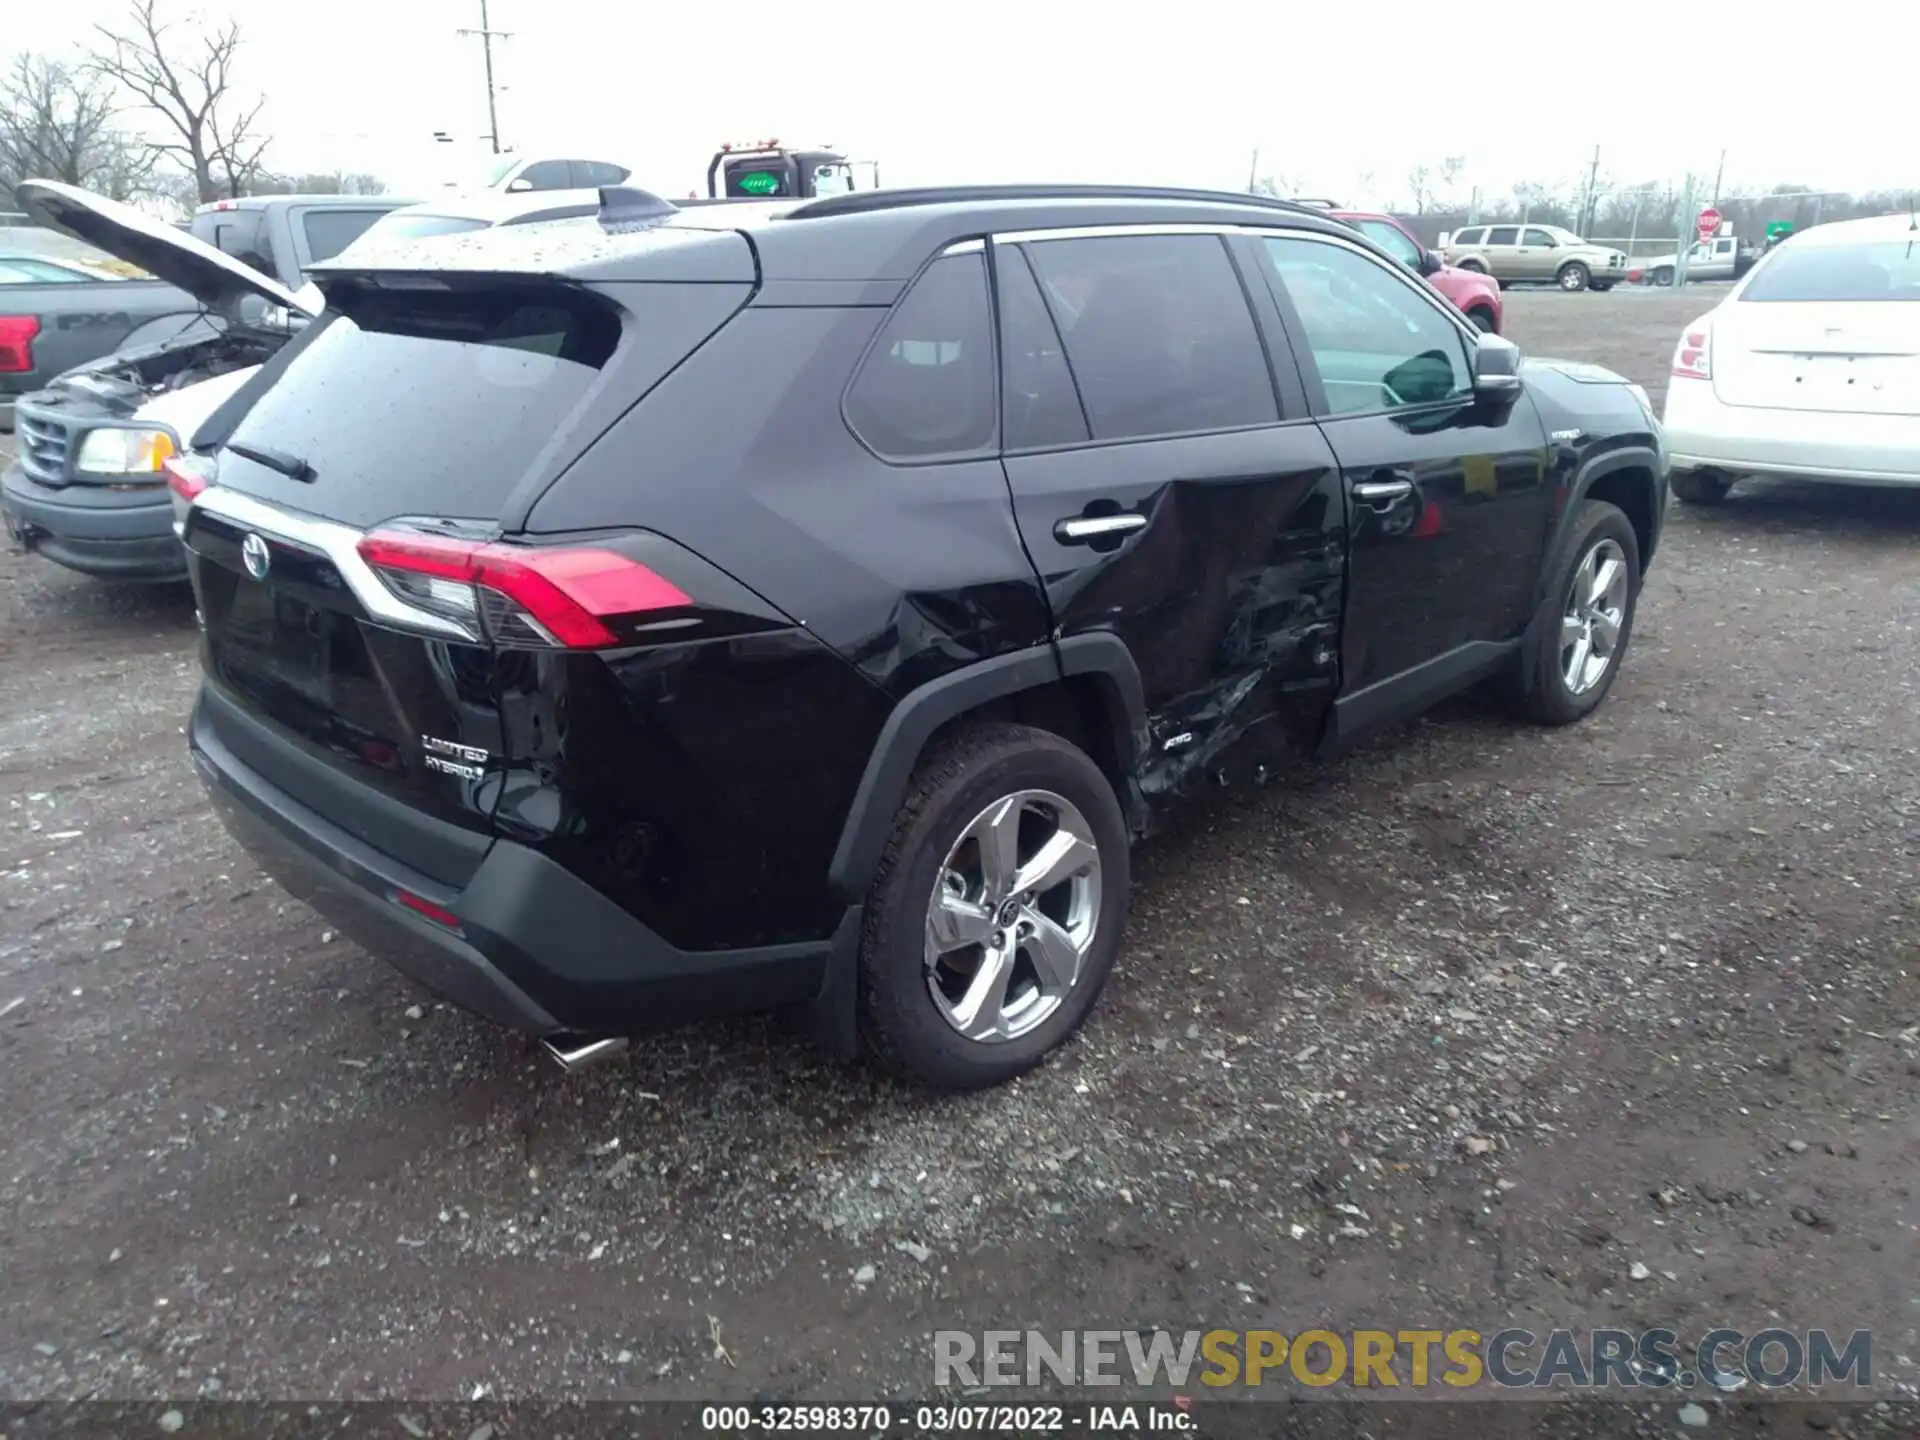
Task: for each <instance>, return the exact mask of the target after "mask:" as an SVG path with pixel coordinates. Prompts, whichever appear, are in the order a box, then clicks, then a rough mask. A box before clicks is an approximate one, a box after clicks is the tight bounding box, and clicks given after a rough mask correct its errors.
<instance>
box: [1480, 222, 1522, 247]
mask: <svg viewBox="0 0 1920 1440" xmlns="http://www.w3.org/2000/svg"><path fill="white" fill-rule="evenodd" d="M1486 243H1487V244H1489V245H1518V244H1519V243H1520V227H1519V226H1518V225H1496V226H1494V227H1493V229H1491V230H1489V231H1487V238H1486Z"/></svg>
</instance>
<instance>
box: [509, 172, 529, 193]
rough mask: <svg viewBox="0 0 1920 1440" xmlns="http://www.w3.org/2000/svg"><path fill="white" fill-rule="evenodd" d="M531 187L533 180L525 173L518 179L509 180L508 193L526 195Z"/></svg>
mask: <svg viewBox="0 0 1920 1440" xmlns="http://www.w3.org/2000/svg"><path fill="white" fill-rule="evenodd" d="M531 189H533V182H532V181H531V180H529V179H527V177H526V176H524V175H522V176H521V177H520V178H519V179H518V180H514V181H511V182H509V183H508V185H507V193H508V194H509V195H524V194H525V193H526V192H527V191H529V190H531Z"/></svg>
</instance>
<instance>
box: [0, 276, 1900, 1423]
mask: <svg viewBox="0 0 1920 1440" xmlns="http://www.w3.org/2000/svg"><path fill="white" fill-rule="evenodd" d="M1710 303H1711V301H1710V300H1703V299H1701V298H1700V297H1697V296H1688V297H1680V298H1678V299H1676V297H1674V296H1673V295H1671V294H1668V293H1657V294H1644V293H1633V292H1626V291H1620V292H1615V293H1613V294H1610V295H1604V296H1603V295H1594V294H1586V295H1571V296H1568V295H1560V294H1557V293H1553V292H1518V293H1513V294H1512V295H1510V297H1509V306H1510V312H1509V314H1510V319H1509V330H1510V332H1511V333H1512V335H1513V336H1514V338H1516V339H1517V340H1519V341H1520V342H1521V343H1522V344H1523V345H1524V346H1526V347H1527V348H1528V349H1529V350H1530V351H1533V352H1536V353H1542V354H1556V355H1560V356H1569V357H1577V358H1585V359H1592V360H1597V361H1600V362H1602V363H1604V364H1608V365H1611V366H1613V367H1615V368H1617V369H1619V370H1621V371H1622V372H1624V373H1625V374H1627V375H1629V376H1631V377H1632V378H1634V379H1637V380H1639V381H1640V382H1641V383H1642V384H1644V385H1646V386H1647V388H1648V389H1649V390H1650V391H1652V392H1653V393H1654V397H1655V399H1656V402H1657V401H1658V399H1659V396H1660V393H1661V391H1662V390H1663V389H1664V380H1665V373H1666V368H1667V362H1668V358H1669V355H1670V352H1671V347H1672V344H1673V340H1674V337H1675V335H1676V334H1677V332H1678V329H1679V326H1680V325H1681V323H1682V322H1683V321H1684V320H1686V319H1688V318H1690V317H1691V315H1693V314H1695V313H1698V312H1699V311H1702V310H1704V309H1705V308H1707V305H1708V304H1710ZM1917 539H1920V495H1906V494H1888V493H1881V494H1875V493H1869V492H1859V491H1838V490H1825V489H1816V488H1792V487H1785V486H1757V485H1754V486H1747V487H1743V488H1742V489H1740V490H1738V491H1736V492H1735V494H1734V496H1733V498H1732V499H1731V500H1730V501H1729V502H1728V503H1727V504H1726V505H1725V506H1724V507H1723V508H1721V509H1719V510H1716V511H1707V512H1701V511H1694V510H1686V509H1681V508H1679V507H1677V506H1676V508H1675V509H1674V511H1673V512H1672V513H1671V515H1670V517H1669V525H1668V533H1667V539H1666V542H1665V545H1664V547H1663V549H1662V552H1661V554H1660V556H1659V558H1658V561H1657V563H1656V565H1655V568H1654V572H1653V575H1652V576H1651V577H1650V579H1649V581H1648V585H1647V588H1646V591H1645V595H1644V599H1643V604H1642V608H1641V611H1640V616H1639V620H1638V623H1637V626H1636V629H1635V633H1634V637H1633V649H1632V653H1631V655H1630V656H1629V658H1628V661H1627V667H1626V671H1625V673H1624V674H1623V676H1622V677H1621V681H1620V683H1619V684H1618V685H1617V686H1616V688H1615V690H1614V692H1613V695H1612V696H1611V698H1610V699H1609V700H1608V702H1607V704H1606V706H1605V707H1604V709H1603V710H1602V711H1601V712H1600V713H1599V715H1598V716H1596V717H1595V718H1594V719H1593V720H1592V721H1590V722H1589V723H1587V724H1585V725H1582V726H1579V727H1576V728H1573V729H1569V730H1564V731H1558V732H1551V733H1549V732H1543V731H1537V730H1532V729H1526V728H1519V727H1516V726H1515V725H1513V724H1511V723H1509V722H1508V721H1506V720H1504V719H1502V718H1500V717H1499V716H1498V715H1496V714H1494V713H1493V712H1491V711H1490V710H1489V709H1487V708H1486V707H1485V706H1483V705H1481V704H1479V703H1478V702H1462V703H1460V704H1457V705H1454V706H1452V707H1449V708H1448V710H1447V711H1446V712H1445V713H1442V714H1436V715H1434V716H1432V717H1430V718H1428V719H1427V720H1424V721H1422V722H1420V723H1418V724H1416V725H1414V726H1412V727H1409V728H1408V729H1406V730H1404V731H1402V732H1399V733H1397V734H1395V735H1393V736H1390V737H1387V738H1386V739H1384V740H1382V741H1381V742H1379V743H1377V744H1375V745H1373V746H1372V747H1370V748H1368V749H1366V750H1365V751H1364V752H1362V753H1360V754H1357V755H1354V756H1351V757H1349V758H1346V759H1344V760H1342V761H1340V762H1338V763H1334V764H1329V765H1326V766H1324V767H1317V768H1313V769H1310V770H1307V771H1305V772H1304V773H1301V774H1299V775H1297V776H1293V777H1291V778H1289V779H1288V780H1287V781H1285V782H1284V783H1276V784H1274V785H1272V786H1269V787H1267V788H1265V789H1262V790H1257V791H1253V792H1250V793H1247V794H1244V795H1238V796H1228V797H1225V798H1224V800H1223V801H1222V802H1221V803H1218V804H1216V805H1214V806H1212V807H1210V808H1205V809H1203V810H1201V811H1200V812H1198V813H1196V814H1194V815H1193V816H1192V818H1191V820H1190V822H1189V823H1188V824H1187V825H1186V826H1185V828H1184V829H1182V830H1181V831H1179V832H1178V833H1175V834H1173V835H1171V836H1169V837H1167V838H1164V839H1162V840H1160V841H1157V842H1156V843H1154V844H1153V845H1152V846H1150V847H1148V848H1147V849H1146V850H1145V851H1144V852H1143V853H1142V854H1141V855H1140V856H1139V857H1138V858H1137V859H1136V861H1135V867H1134V869H1135V877H1136V885H1137V894H1136V899H1135V912H1134V926H1133V930H1132V939H1131V944H1130V946H1129V948H1128V950H1127V951H1126V953H1125V955H1124V956H1123V957H1122V960H1121V963H1120V967H1119V970H1118V973H1117V975H1116V978H1115V981H1114V983H1113V984H1112V986H1111V987H1110V988H1109V990H1108V992H1107V995H1106V997H1105V999H1104V1001H1103V1003H1102V1006H1101V1008H1100V1010H1099V1012H1098V1013H1097V1015H1096V1017H1095V1019H1094V1021H1093V1022H1092V1023H1091V1024H1090V1025H1089V1027H1088V1029H1087V1031H1086V1033H1085V1034H1084V1036H1083V1037H1082V1038H1081V1040H1080V1041H1079V1042H1078V1043H1076V1044H1074V1045H1073V1046H1071V1047H1070V1048H1069V1049H1068V1051H1067V1052H1066V1053H1065V1054H1064V1055H1063V1056H1061V1057H1060V1058H1059V1059H1058V1061H1057V1062H1056V1063H1054V1064H1052V1065H1050V1066H1049V1067H1047V1068H1046V1069H1045V1070H1044V1071H1042V1072H1040V1073H1038V1074H1036V1075H1034V1076H1032V1077H1030V1078H1028V1079H1027V1080H1025V1081H1023V1082H1021V1083H1019V1084H1017V1085H1014V1086H1012V1087H1009V1088H1007V1089H1005V1090H1002V1091H1000V1092H997V1093H994V1094H989V1095H984V1096H978V1097H973V1098H968V1099H963V1100H958V1101H938V1100H930V1099H927V1098H924V1097H922V1096H919V1095H917V1094H913V1093H909V1092H906V1091H904V1090H901V1089H899V1088H896V1087H894V1086H892V1085H891V1084H888V1083H884V1082H881V1081H878V1080H876V1079H874V1078H872V1077H870V1076H868V1075H866V1074H864V1073H861V1072H858V1071H850V1070H847V1069H843V1068H841V1067H839V1066H837V1065H835V1064H834V1063H832V1062H830V1061H828V1060H825V1059H823V1058H822V1057H820V1056H819V1055H817V1054H816V1053H815V1052H814V1051H812V1050H811V1049H809V1048H808V1047H806V1046H805V1045H804V1044H803V1043H801V1042H799V1041H797V1040H793V1039H790V1038H788V1037H787V1036H786V1035H785V1034H784V1033H782V1032H781V1030H779V1029H778V1028H777V1027H776V1026H774V1025H771V1024H768V1023H762V1022H758V1021H755V1022H745V1023H739V1024H727V1025H716V1026H708V1027H704V1028H699V1029H694V1030H688V1031H683V1032H678V1033H675V1034H671V1035H668V1036H665V1037H661V1038H658V1039H654V1040H649V1041H647V1042H645V1043H643V1044H641V1045H639V1046H637V1047H636V1050H635V1053H634V1054H633V1056H632V1058H631V1061H630V1063H626V1064H621V1065H615V1066H611V1067H607V1068H605V1069H602V1070H599V1071H594V1072H589V1073H587V1074H585V1075H582V1076H578V1077H574V1078H567V1077H564V1076H562V1075H561V1074H560V1073H559V1072H558V1071H557V1070H555V1069H554V1068H553V1067H552V1066H551V1065H549V1064H548V1063H547V1062H545V1061H544V1060H541V1059H539V1058H538V1057H537V1056H536V1055H535V1054H534V1052H533V1051H532V1050H531V1049H530V1048H529V1047H528V1046H527V1045H526V1044H525V1043H523V1042H522V1041H520V1040H518V1039H515V1038H512V1037H508V1036H505V1035H503V1034H501V1033H500V1032H497V1031H494V1030H492V1029H490V1028H488V1027H487V1026H485V1025H484V1024H482V1023H480V1022H477V1021H474V1020H470V1019H468V1018H466V1017H465V1016H463V1015H461V1014H459V1013H457V1012H455V1011H452V1010H450V1009H447V1008H445V1007H443V1006H440V1005H438V1004H436V1003H435V1002H433V1001H432V1000H431V999H430V998H428V997H426V996H424V995H422V994H421V993H419V992H417V991H415V990H413V989H412V988H410V987H409V986H408V985H407V984H406V982H404V981H402V980H401V979H399V978H398V977H397V976H395V975H393V974H392V973H390V972H389V971H388V970H386V969H385V968H384V967H383V966H382V965H381V964H380V963H378V962H377V961H376V960H374V959H372V958H370V957H369V956H367V955H366V954H364V953H362V952H360V951H359V950H357V949H355V948H353V947H351V946H350V945H349V944H347V943H346V942H345V941H343V940H338V939H336V938H334V937H333V936H332V935H331V934H330V933H328V932H327V931H326V930H324V929H323V928H322V926H321V924H320V923H319V922H318V921H317V920H316V919H315V918H314V917H313V916H312V915H311V914H309V913H308V912H306V911H305V910H303V909H302V908H300V907H299V906H297V905H296V904H294V903H293V902H291V901H289V900H287V899H286V898H284V897H283V896H282V895H281V894H280V893H279V892H278V891H276V890H275V889H274V888H273V887H272V886H271V885H270V884H268V883H267V882H266V881H265V880H264V879H263V878H262V877H260V876H259V875H258V874H257V873H256V872H255V871H254V870H253V869H252V867H251V866H250V865H249V864H248V863H247V862H246V861H245V859H244V858H243V857H242V856H241V854H240V853H239V852H238V851H237V850H236V849H235V848H234V847H233V846H231V845H230V844H229V843H228V841H227V840H226V838H225V835H224V833H223V832H222V831H221V830H220V828H219V827H218V826H217V824H216V823H215V822H214V821H213V819H212V817H211V816H210V815H209V813H208V811H207V808H206V806H205V805H204V804H203V803H202V798H201V794H200V790H199V787H198V784H197V782H196V781H195V779H194V777H193V775H192V773H191V770H190V768H189V766H188V765H187V763H186V759H185V755H184V751H183V744H184V742H183V740H182V737H181V733H180V731H181V725H182V721H183V718H184V716H185V714H186V710H187V707H188V704H189V700H190V697H191V694H192V690H193V687H194V684H195V665H194V660H193V653H192V643H191V642H192V634H193V608H192V603H191V600H190V598H189V597H188V595H187V594H185V593H184V592H183V591H176V590H115V589H112V588H109V587H105V586H101V585H97V584H94V583H91V582H88V581H85V580H82V579H80V578H79V577H76V576H71V575H69V574H67V573H66V572H64V571H61V570H58V569H56V568H54V567H52V566H50V565H47V564H45V563H44V562H41V561H39V560H35V559H26V558H22V557H20V556H17V555H3V556H0V677H4V691H3V692H0V907H4V908H0V1077H4V1080H3V1081H0V1084H4V1092H3V1093H4V1097H5V1106H6V1122H5V1124H4V1126H0V1275H3V1276H4V1282H3V1283H0V1398H12V1399H26V1398H32V1397H44V1396H98V1397H126V1398H153V1397H159V1396H176V1397H183V1398H185V1397H193V1396H197V1395H212V1394H218V1395H220V1396H223V1397H240V1396H245V1397H276V1398H300V1399H305V1398H321V1397H331V1396H354V1397H364V1398H379V1397H410V1398H435V1397H446V1398H459V1399H462V1400H465V1399H468V1398H469V1397H471V1396H472V1395H473V1394H474V1393H475V1391H476V1387H488V1390H487V1393H490V1394H492V1395H496V1396H513V1395H522V1396H524V1395H533V1394H538V1395H547V1396H566V1397H610V1396H624V1397H705V1398H712V1397H719V1396H736V1397H750V1396H754V1395H778V1396H798V1397H811V1398H831V1399H852V1398H872V1397H877V1396H881V1395H914V1394H924V1393H925V1392H927V1391H929V1390H930V1389H931V1385H930V1383H929V1382H930V1380H931V1358H930V1357H931V1349H930V1341H929V1338H928V1336H929V1332H930V1331H932V1330H933V1329H935V1328H944V1327H949V1326H952V1327H959V1328H969V1329H984V1328H989V1327H996V1326H998V1327H1011V1328H1025V1327H1028V1326H1037V1327H1041V1328H1045V1329H1060V1328H1066V1327H1077V1326H1110V1327H1119V1328H1133V1327H1138V1326H1147V1325H1167V1326H1172V1327H1175V1328H1186V1327H1188V1326H1201V1327H1210V1326H1216V1325H1220V1326H1234V1327H1246V1326H1256V1325H1272V1326H1274V1327H1276V1328H1280V1329H1284V1330H1295V1329H1299V1328H1303V1327H1306V1326H1308V1325H1326V1326H1330V1327H1332V1328H1334V1329H1340V1328H1342V1327H1348V1326H1362V1325H1384V1326H1386V1327H1387V1328H1394V1327H1396V1326H1400V1327H1410V1326H1418V1325H1434V1326H1471V1327H1474V1328H1477V1329H1480V1330H1481V1331H1483V1332H1491V1331H1493V1330H1496V1329H1498V1328H1500V1327H1502V1326H1503V1325H1508V1324H1514V1325H1525V1326H1529V1327H1531V1328H1534V1329H1536V1330H1545V1329H1548V1328H1550V1327H1552V1326H1555V1325H1569V1326H1583V1327H1584V1326H1599V1325H1610V1326H1623V1327H1627V1328H1632V1329H1638V1328H1641V1327H1644V1326H1652V1325H1666V1326H1670V1327H1672V1328H1673V1329H1675V1330H1677V1331H1679V1332H1680V1333H1681V1334H1682V1336H1683V1337H1697V1336H1699V1335H1700V1334H1701V1333H1702V1332H1704V1331H1705V1330H1706V1329H1708V1328H1711V1327H1712V1326H1715V1325H1719V1324H1726V1325H1733V1326H1737V1327H1741V1328H1743V1329H1745V1330H1747V1331H1749V1332H1751V1331H1753V1330H1756V1329H1759V1328H1762V1327H1763V1326H1765V1325H1767V1324H1770V1323H1777V1324H1784V1325H1786V1326H1789V1327H1791V1328H1794V1329H1805V1328H1807V1327H1812V1326H1822V1325H1824V1326H1827V1327H1830V1328H1833V1329H1836V1330H1839V1331H1841V1332H1843V1333H1845V1332H1850V1331H1851V1330H1853V1329H1855V1328H1860V1327H1871V1328H1872V1329H1873V1330H1874V1332H1875V1340H1876V1349H1875V1369H1876V1376H1875V1378H1876V1382H1877V1384H1878V1386H1879V1387H1880V1390H1881V1393H1882V1395H1883V1396H1884V1397H1886V1398H1888V1399H1899V1398H1900V1397H1902V1396H1909V1397H1910V1396H1911V1395H1912V1394H1913V1393H1914V1390H1913V1386H1914V1382H1915V1379H1916V1375H1917V1374H1920V1367H1916V1364H1915V1359H1914V1357H1916V1356H1920V1334H1917V1333H1916V1327H1920V1300H1917V1299H1916V1296H1917V1295H1920V1286H1916V1277H1920V1264H1916V1260H1917V1259H1920V1237H1917V1236H1916V1226H1917V1225H1920V1205H1917V1204H1916V1201H1915V1196H1914V1189H1913V1186H1914V1180H1915V1175H1916V1173H1917V1172H1916V1163H1915V1162H1916V1159H1920V1043H1917V1042H1916V1035H1917V1033H1920V1032H1917V1030H1916V1027H1917V1026H1920V987H1917V986H1916V982H1915V969H1916V953H1915V935H1916V928H1915V918H1916V917H1915V913H1914V907H1915V904H1916V900H1917V898H1920V891H1916V889H1915V887H1914V884H1913V877H1914V866H1915V857H1916V854H1917V853H1920V787H1916V784H1915V778H1914V777H1915V775H1916V749H1917V748H1920V719H1916V713H1917V712H1920V659H1917V658H1916V657H1917V656H1920V646H1916V624H1920V588H1916V586H1915V583H1914V582H1915V579H1916V577H1917V576H1920V550H1917V549H1916V540H1917ZM1634 1277H1644V1278H1634ZM1677 1403H1678V1401H1673V1402H1668V1403H1666V1404H1663V1405H1662V1406H1658V1407H1651V1408H1649V1409H1648V1410H1647V1411H1646V1412H1645V1413H1646V1415H1647V1416H1648V1417H1651V1418H1649V1419H1647V1421H1646V1423H1649V1424H1655V1425H1656V1427H1657V1428H1656V1430H1655V1431H1653V1432H1650V1433H1660V1434H1671V1433H1676V1432H1675V1430H1674V1426H1673V1424H1672V1423H1671V1420H1661V1419H1660V1417H1661V1416H1668V1417H1670V1416H1671V1415H1672V1414H1673V1407H1674V1405H1675V1404H1677ZM1701 1403H1702V1404H1703V1405H1705V1406H1706V1407H1707V1408H1708V1409H1709V1411H1712V1412H1715V1413H1714V1414H1713V1415H1712V1416H1711V1417H1710V1418H1713V1419H1714V1420H1715V1421H1716V1423H1717V1424H1718V1428H1719V1433H1732V1431H1730V1430H1729V1428H1728V1425H1727V1424H1726V1423H1724V1422H1726V1421H1727V1420H1728V1419H1729V1418H1730V1417H1725V1416H1722V1415H1720V1414H1718V1406H1719V1402H1718V1400H1717V1399H1714V1398H1711V1397H1706V1398H1703V1399H1702V1400H1701ZM1805 1418H1806V1419H1807V1420H1808V1421H1809V1422H1810V1423H1811V1422H1813V1421H1819V1422H1820V1423H1822V1424H1824V1423H1825V1417H1824V1416H1823V1415H1822V1414H1820V1413H1819V1412H1809V1413H1808V1414H1807V1415H1806V1416H1805ZM1796 1423H1798V1422H1796ZM1735 1428H1736V1429H1737V1428H1739V1427H1735ZM384 1433H398V1432H396V1431H393V1430H392V1429H391V1427H388V1428H387V1429H386V1430H385V1431H384ZM1678 1433H1693V1434H1701V1433H1711V1432H1708V1431H1702V1430H1699V1429H1694V1430H1692V1431H1691V1432H1685V1431H1682V1432H1678Z"/></svg>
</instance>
